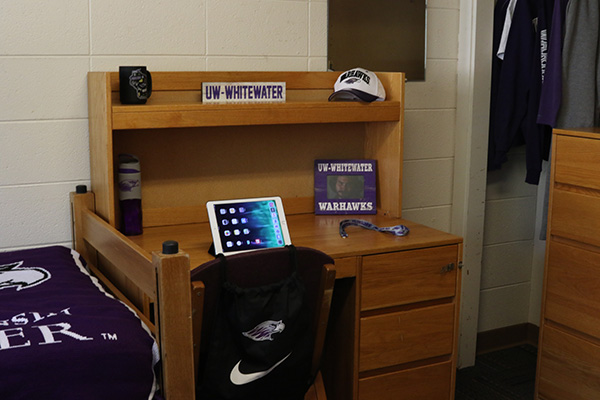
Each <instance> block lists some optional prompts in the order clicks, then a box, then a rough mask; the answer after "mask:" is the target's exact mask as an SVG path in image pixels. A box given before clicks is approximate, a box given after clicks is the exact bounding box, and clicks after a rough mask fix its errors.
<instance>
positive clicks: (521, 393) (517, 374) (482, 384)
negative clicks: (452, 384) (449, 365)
mask: <svg viewBox="0 0 600 400" xmlns="http://www.w3.org/2000/svg"><path fill="white" fill-rule="evenodd" d="M536 358H537V349H536V348H535V347H534V346H530V345H522V346H517V347H512V348H509V349H505V350H498V351H494V352H490V353H486V354H482V355H479V356H477V358H476V360H475V365H474V366H473V367H468V368H463V369H461V370H459V371H458V373H457V377H456V398H455V400H532V399H533V395H534V387H535V368H536Z"/></svg>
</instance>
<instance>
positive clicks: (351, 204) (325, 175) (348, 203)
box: [315, 159, 377, 215]
mask: <svg viewBox="0 0 600 400" xmlns="http://www.w3.org/2000/svg"><path fill="white" fill-rule="evenodd" d="M376 199H377V183H376V160H336V159H321V160H315V214H347V215H352V214H377V207H376Z"/></svg>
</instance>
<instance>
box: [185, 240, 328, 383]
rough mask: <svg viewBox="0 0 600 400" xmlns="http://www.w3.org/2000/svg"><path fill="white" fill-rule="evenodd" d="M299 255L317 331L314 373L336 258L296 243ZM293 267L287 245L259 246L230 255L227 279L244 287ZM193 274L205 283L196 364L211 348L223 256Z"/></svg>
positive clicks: (260, 283)
mask: <svg viewBox="0 0 600 400" xmlns="http://www.w3.org/2000/svg"><path fill="white" fill-rule="evenodd" d="M296 256H297V271H298V276H299V277H300V279H301V280H302V282H303V283H304V286H305V289H306V297H305V302H306V305H307V309H308V310H309V312H310V313H311V321H312V322H311V331H312V334H313V335H314V349H313V355H312V357H313V358H312V367H311V373H312V376H316V374H317V371H318V368H319V364H320V359H321V354H322V352H323V345H324V341H325V332H326V329H327V321H328V317H329V308H330V305H331V297H332V292H333V285H334V282H335V268H334V266H333V259H332V258H331V257H330V256H328V255H327V254H325V253H323V252H321V251H319V250H315V249H311V248H307V247H297V248H296ZM291 271H292V264H291V261H290V252H289V250H288V249H287V248H277V249H267V250H259V251H253V252H247V253H239V254H234V255H231V256H228V257H227V279H228V281H229V282H231V283H233V284H235V285H237V286H239V287H241V288H253V287H259V286H265V285H269V284H272V283H276V282H279V281H281V280H282V279H285V278H286V277H288V276H289V275H290V273H291ZM191 278H192V281H193V282H197V281H201V282H202V283H203V285H200V287H202V286H203V289H201V293H198V295H200V297H201V298H202V299H203V301H202V306H201V308H202V312H200V313H198V312H196V313H195V314H196V315H197V316H198V317H200V316H201V327H200V326H199V324H196V325H195V326H196V327H197V328H196V329H195V332H194V345H195V347H196V348H197V352H196V353H197V355H196V367H197V366H198V359H201V358H202V357H203V356H204V355H205V354H206V353H207V351H208V344H209V338H210V333H211V332H212V329H213V325H214V321H215V320H216V316H215V313H216V311H217V308H218V301H219V300H218V299H219V297H220V295H221V290H222V286H223V283H224V282H223V276H222V272H221V267H220V260H219V259H218V258H217V259H215V260H211V261H209V262H207V263H205V264H202V265H201V266H199V267H197V268H195V269H194V270H193V271H192V272H191ZM198 307H199V306H198ZM196 311H198V310H196ZM197 322H199V321H197Z"/></svg>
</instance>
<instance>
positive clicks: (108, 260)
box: [71, 187, 335, 400]
mask: <svg viewBox="0 0 600 400" xmlns="http://www.w3.org/2000/svg"><path fill="white" fill-rule="evenodd" d="M94 203H95V202H94V194H93V193H92V192H87V190H85V189H84V188H82V187H78V190H77V192H73V193H71V210H72V222H73V248H74V249H75V250H77V251H78V252H79V253H80V254H81V255H82V256H83V257H84V259H85V260H86V262H87V265H88V267H89V269H90V271H91V272H92V274H93V275H95V276H96V277H97V278H98V279H99V280H100V281H101V282H102V284H103V285H104V286H105V287H106V288H107V289H108V290H109V291H110V292H112V293H113V294H114V295H115V296H116V297H117V298H119V299H120V300H121V301H123V302H124V303H125V304H127V305H128V306H129V307H131V308H132V309H133V310H134V311H135V312H136V313H137V314H138V316H139V317H140V319H141V320H142V321H143V322H144V323H145V324H146V325H147V326H148V327H149V329H150V331H151V332H152V333H153V335H154V337H155V338H156V341H157V343H158V344H159V348H160V356H161V370H162V374H161V376H160V382H161V392H162V394H163V395H164V397H165V398H166V399H168V400H172V399H182V400H192V399H195V398H196V397H195V391H196V383H195V380H196V379H195V378H196V374H197V368H198V359H199V351H200V332H201V328H202V326H201V325H202V313H201V310H202V303H203V300H204V299H203V294H204V284H203V283H202V282H192V281H191V280H190V258H189V255H188V254H186V253H185V252H182V251H180V250H179V251H178V252H177V253H176V254H165V253H163V252H153V253H152V255H151V256H150V255H148V252H147V251H145V250H144V249H142V248H140V247H139V246H138V245H136V244H135V243H133V242H132V241H131V240H129V239H128V238H127V237H126V236H124V235H123V234H122V233H121V232H119V231H118V230H116V229H115V228H114V227H112V226H111V225H110V224H108V223H107V222H106V221H104V220H103V219H102V218H100V217H99V216H98V215H96V213H95V210H94ZM163 251H164V250H163ZM106 267H108V268H106ZM105 268H106V271H105ZM110 268H117V270H118V271H119V274H122V275H123V276H125V277H126V278H127V281H126V285H127V286H130V287H129V288H122V287H120V286H121V284H120V283H118V282H115V281H113V280H111V279H109V278H108V277H107V275H108V274H109V273H111V270H110ZM331 271H335V270H333V269H332V270H331ZM331 271H328V274H329V276H328V278H327V279H328V281H329V283H330V285H329V289H328V290H327V291H326V292H327V293H326V294H325V299H326V300H325V302H324V304H325V303H326V310H327V314H328V312H329V306H330V304H331V297H332V292H333V280H334V279H335V272H333V273H332V272H331ZM131 285H133V286H134V288H135V289H137V290H134V291H133V293H136V294H139V293H142V296H143V297H144V299H145V301H143V303H142V304H143V305H144V307H141V308H140V307H138V306H137V305H136V302H137V299H136V298H130V296H128V295H126V294H125V291H128V292H132V290H131ZM324 307H325V305H324ZM327 314H326V313H321V315H320V317H319V318H320V324H322V325H323V331H324V330H325V329H326V326H327ZM321 339H323V340H324V337H322V338H321ZM313 368H314V367H313ZM305 399H307V400H319V399H326V394H325V386H324V383H323V378H322V375H321V374H320V373H319V374H318V375H317V378H316V381H315V384H314V385H312V386H311V387H310V389H309V391H308V392H307V394H306V396H305Z"/></svg>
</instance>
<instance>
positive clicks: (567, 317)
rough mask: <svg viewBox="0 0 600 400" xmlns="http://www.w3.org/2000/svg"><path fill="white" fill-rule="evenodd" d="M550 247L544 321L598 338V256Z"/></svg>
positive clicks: (568, 248)
mask: <svg viewBox="0 0 600 400" xmlns="http://www.w3.org/2000/svg"><path fill="white" fill-rule="evenodd" d="M549 246H550V248H549V252H548V267H547V270H546V273H547V275H548V281H547V284H546V310H545V318H547V319H550V320H553V321H556V322H558V323H560V324H563V325H566V326H569V327H571V328H573V329H576V330H579V331H581V332H584V333H587V334H589V335H592V336H595V337H597V338H600V298H599V297H598V296H597V295H596V294H597V293H598V288H600V253H597V252H592V251H587V250H583V249H579V248H576V247H572V246H568V245H565V244H560V243H556V242H555V241H550V243H549Z"/></svg>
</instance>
